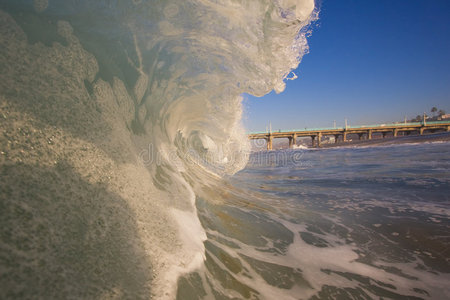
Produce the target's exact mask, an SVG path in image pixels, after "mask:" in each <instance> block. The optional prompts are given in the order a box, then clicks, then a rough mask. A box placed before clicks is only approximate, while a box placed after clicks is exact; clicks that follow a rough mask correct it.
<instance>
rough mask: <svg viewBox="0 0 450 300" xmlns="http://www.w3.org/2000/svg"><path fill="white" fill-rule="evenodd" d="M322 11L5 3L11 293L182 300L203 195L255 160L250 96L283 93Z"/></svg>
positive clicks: (5, 212)
mask: <svg viewBox="0 0 450 300" xmlns="http://www.w3.org/2000/svg"><path fill="white" fill-rule="evenodd" d="M316 14H317V12H316V11H314V1H313V0H297V1H294V0H273V1H267V0H259V1H256V0H251V1H236V0H219V1H215V0H214V1H213V0H210V1H209V0H179V1H176V0H174V1H156V0H155V1H151V0H149V1H145V0H128V1H127V0H98V1H89V0H34V1H32V0H2V1H0V33H1V34H0V68H1V72H0V76H1V77H0V120H1V123H0V124H1V137H0V149H1V153H0V178H1V180H0V199H1V202H0V205H1V206H0V216H1V219H0V228H1V240H0V285H1V288H0V298H40V299H65V298H76V299H80V298H84V299H86V298H126V299H137V298H143V299H145V298H150V297H155V298H158V299H161V298H168V299H172V298H175V297H176V293H177V285H178V278H180V276H181V275H182V274H189V272H192V271H194V270H196V269H198V268H201V267H202V265H203V264H204V260H205V259H206V254H205V253H206V252H205V244H204V242H205V241H206V240H207V236H206V232H205V229H204V228H203V227H202V224H201V223H200V220H199V218H198V215H197V209H196V206H195V201H196V194H198V191H201V190H202V189H204V188H205V187H211V188H212V189H214V190H215V191H220V189H221V186H220V185H221V182H220V178H222V177H224V176H228V175H231V174H233V173H235V172H236V171H238V170H240V169H242V168H243V167H244V166H245V164H246V162H247V159H248V147H249V145H248V142H247V141H246V137H245V134H244V129H243V127H242V126H241V123H240V117H241V96H240V95H242V94H243V93H251V94H253V95H264V94H266V93H268V92H270V91H271V90H273V89H275V90H276V91H277V92H281V91H282V90H283V89H284V85H285V83H284V80H285V79H286V78H287V77H288V75H289V73H290V71H291V69H293V68H295V67H296V66H297V65H298V63H299V61H300V60H301V57H302V55H303V54H304V53H306V52H307V44H306V35H307V33H308V29H307V28H308V24H309V23H310V22H311V20H312V19H314V18H315V15H316ZM209 281H211V284H212V285H214V284H215V283H216V279H214V278H211V279H209ZM204 284H205V285H207V284H209V283H206V282H205V283H204ZM199 293H200V292H199ZM192 297H194V296H192ZM194 298H195V297H194Z"/></svg>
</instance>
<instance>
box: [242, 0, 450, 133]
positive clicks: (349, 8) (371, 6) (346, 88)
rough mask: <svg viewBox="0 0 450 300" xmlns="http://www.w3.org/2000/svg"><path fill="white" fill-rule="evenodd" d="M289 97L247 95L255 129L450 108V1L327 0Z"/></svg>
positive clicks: (375, 119) (365, 120)
mask: <svg viewBox="0 0 450 300" xmlns="http://www.w3.org/2000/svg"><path fill="white" fill-rule="evenodd" d="M319 18H320V19H319V20H318V21H317V22H316V24H314V25H313V27H312V29H313V32H312V36H311V37H310V38H309V39H308V42H309V46H310V53H309V54H307V55H305V56H304V57H303V60H302V63H301V64H300V65H299V68H298V69H297V70H295V73H296V74H297V75H298V76H299V78H298V79H296V80H294V81H288V82H287V87H286V90H285V91H284V92H283V93H281V94H278V95H277V94H275V93H274V92H272V93H270V94H268V95H266V96H264V97H261V98H256V97H253V96H250V95H245V96H244V97H245V99H246V100H245V101H244V107H245V116H244V124H245V126H246V128H247V129H248V131H264V130H265V129H266V126H267V125H268V123H269V122H271V123H272V129H273V130H278V129H282V130H287V129H302V128H305V127H308V128H312V127H332V126H333V121H334V120H336V123H337V126H341V125H343V124H344V119H345V118H347V119H348V122H349V125H363V124H372V123H386V122H392V121H400V120H403V119H404V117H405V116H407V117H408V118H413V117H415V116H416V115H418V114H421V113H423V112H424V111H426V112H428V113H429V114H430V112H429V111H430V109H431V107H433V106H436V107H437V108H438V109H444V110H445V111H446V112H447V113H449V112H450V57H449V56H450V0H339V1H337V0H323V1H322V3H321V10H320V15H319Z"/></svg>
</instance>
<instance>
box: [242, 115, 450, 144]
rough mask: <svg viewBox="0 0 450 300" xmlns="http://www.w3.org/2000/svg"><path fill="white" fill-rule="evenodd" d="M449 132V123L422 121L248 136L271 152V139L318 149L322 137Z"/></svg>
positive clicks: (368, 136) (369, 137)
mask: <svg viewBox="0 0 450 300" xmlns="http://www.w3.org/2000/svg"><path fill="white" fill-rule="evenodd" d="M436 131H450V121H448V120H447V121H430V122H427V121H423V122H411V123H392V124H379V125H365V126H346V127H341V128H312V129H304V130H287V131H281V130H279V131H275V132H272V131H269V132H254V133H250V134H248V138H249V139H251V140H256V139H264V140H266V143H267V150H272V142H273V139H276V138H287V139H289V148H291V149H292V148H293V147H294V145H296V144H297V138H299V137H311V139H312V146H313V147H320V146H321V143H322V138H323V137H324V136H333V137H334V142H335V143H338V142H339V141H341V142H346V141H348V136H349V135H351V134H352V135H355V136H357V137H358V139H359V140H362V139H368V140H370V139H372V137H373V135H375V134H377V135H380V136H381V138H385V137H386V136H387V135H389V136H393V137H397V136H398V135H399V133H401V134H402V135H409V134H411V133H416V134H420V135H422V134H424V133H425V132H430V133H433V132H436Z"/></svg>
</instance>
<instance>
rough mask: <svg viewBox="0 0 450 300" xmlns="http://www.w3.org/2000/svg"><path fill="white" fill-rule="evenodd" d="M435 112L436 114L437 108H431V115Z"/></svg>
mask: <svg viewBox="0 0 450 300" xmlns="http://www.w3.org/2000/svg"><path fill="white" fill-rule="evenodd" d="M435 112H437V108H436V107H435V106H433V107H432V108H431V113H432V114H433V115H434V113H435Z"/></svg>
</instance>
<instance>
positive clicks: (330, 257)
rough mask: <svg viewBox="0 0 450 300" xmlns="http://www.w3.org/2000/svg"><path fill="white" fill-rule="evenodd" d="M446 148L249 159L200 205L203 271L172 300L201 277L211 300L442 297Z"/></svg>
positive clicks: (449, 266) (449, 187)
mask: <svg viewBox="0 0 450 300" xmlns="http://www.w3.org/2000/svg"><path fill="white" fill-rule="evenodd" d="M449 146H450V143H449V142H433V143H423V144H394V145H388V146H371V147H354V148H352V147H348V148H347V147H346V148H332V149H319V150H317V149H296V150H278V151H270V152H266V151H263V152H254V153H253V154H252V155H251V156H250V160H249V164H248V165H247V167H246V168H245V169H243V170H242V171H240V172H238V173H237V174H236V175H234V176H233V177H231V178H228V179H225V180H224V182H223V184H222V188H221V189H220V191H217V190H215V191H213V192H211V191H210V190H207V191H206V192H205V194H204V195H201V194H199V196H198V197H197V207H198V211H199V217H200V220H201V222H202V226H203V227H204V228H205V230H206V233H207V237H208V240H207V241H206V242H205V248H206V262H205V266H204V267H203V268H202V269H201V271H200V272H198V273H197V275H195V274H196V273H192V274H190V277H184V279H182V281H181V283H182V284H183V285H180V287H181V288H180V289H179V295H180V297H179V299H183V297H182V294H183V293H187V294H189V291H194V290H198V287H197V286H196V284H197V283H198V282H200V281H199V280H200V278H202V282H208V283H209V284H210V285H211V286H212V287H213V289H212V292H211V291H210V289H209V288H208V289H207V291H208V293H207V294H209V293H212V294H213V295H214V296H215V297H217V298H219V299H222V298H223V299H228V298H237V299H242V298H251V299H253V298H254V299H447V298H448V297H449V295H450V289H449V285H448V283H449V282H450V276H449V272H450V261H449V257H450V253H449V251H450V247H449V246H450V235H449V232H450V231H449V227H450V219H449V216H450V196H449V191H450V150H449V149H450V148H449ZM212 199H213V201H212ZM194 287H195V288H194ZM228 289H232V290H234V291H233V292H230V291H229V290H228ZM186 290H187V292H186ZM218 291H220V292H218ZM218 295H220V296H218ZM225 295H226V296H225Z"/></svg>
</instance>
